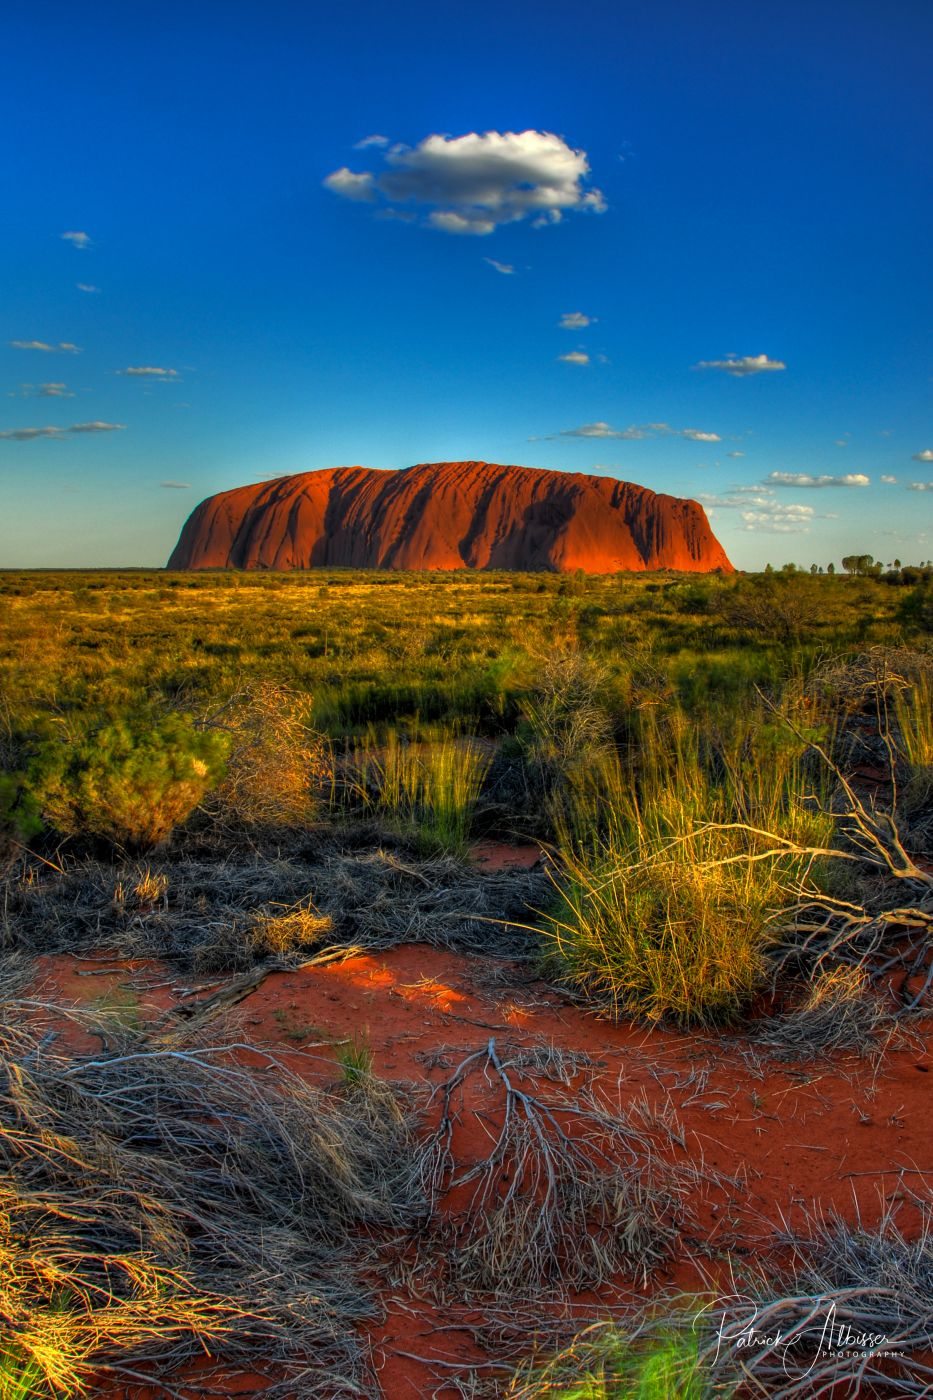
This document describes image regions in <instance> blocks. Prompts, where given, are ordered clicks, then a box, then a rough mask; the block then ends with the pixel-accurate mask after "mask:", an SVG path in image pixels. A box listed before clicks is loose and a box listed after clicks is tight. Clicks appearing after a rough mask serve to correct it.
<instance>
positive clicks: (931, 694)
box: [894, 668, 933, 817]
mask: <svg viewBox="0 0 933 1400" xmlns="http://www.w3.org/2000/svg"><path fill="white" fill-rule="evenodd" d="M894 705H895V714H896V716H897V728H898V734H899V738H900V745H899V747H900V749H901V753H902V756H903V760H904V763H905V764H906V767H907V784H906V788H905V791H904V793H903V794H902V797H903V803H904V806H905V808H906V811H907V815H908V816H909V817H910V816H915V815H920V814H923V813H925V814H927V815H928V814H929V810H930V805H931V799H933V670H931V669H929V668H926V669H923V670H918V672H917V674H916V676H915V677H914V678H913V680H912V683H911V684H909V685H907V686H905V687H904V688H903V689H901V688H899V689H897V690H896V691H895V701H894Z"/></svg>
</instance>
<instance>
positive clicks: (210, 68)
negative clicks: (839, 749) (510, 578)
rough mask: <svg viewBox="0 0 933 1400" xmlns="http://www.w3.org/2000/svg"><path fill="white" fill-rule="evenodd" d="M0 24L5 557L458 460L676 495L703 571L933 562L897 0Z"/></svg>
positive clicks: (912, 29)
mask: <svg viewBox="0 0 933 1400" xmlns="http://www.w3.org/2000/svg"><path fill="white" fill-rule="evenodd" d="M0 40H2V44H3V51H4V55H5V63H4V83H3V87H2V90H0V115H2V123H3V124H2V129H3V131H4V132H5V133H7V134H8V137H9V139H7V140H5V141H4V154H3V156H2V158H0V159H2V162H3V166H4V172H3V176H4V177H3V190H4V201H3V202H4V206H5V209H4V218H3V220H2V221H0V258H2V267H3V270H4V276H3V297H2V301H0V477H2V499H3V506H2V510H0V565H3V566H8V567H9V566H32V565H63V566H79V565H116V564H161V563H164V561H165V559H166V558H167V556H168V554H169V552H170V550H171V548H172V546H173V544H174V542H175V539H176V537H177V533H178V530H179V528H180V526H181V524H182V522H183V520H184V518H185V517H186V515H187V514H188V512H189V511H190V510H191V509H192V508H193V506H194V505H195V504H196V503H197V501H198V500H200V499H201V498H202V497H204V496H205V495H208V494H210V493H211V492H214V491H218V490H222V489H224V488H226V487H230V486H236V485H240V484H242V483H244V482H248V481H255V480H258V479H261V478H264V477H270V476H276V475H281V474H284V473H287V472H294V471H305V470H311V469H314V468H317V467H326V466H334V465H338V464H346V463H362V464H365V465H368V466H374V467H384V468H396V467H405V466H408V465H411V464H412V463H415V462H422V461H441V460H448V459H460V458H480V459H485V460H488V461H499V462H518V463H524V464H527V465H531V466H542V467H551V468H559V469H562V470H567V471H592V472H598V473H605V474H608V475H613V476H618V477H621V478H623V479H626V480H630V481H635V482H639V483H641V484H643V485H646V486H650V487H652V488H653V489H654V490H658V491H667V492H671V493H673V494H677V495H689V496H693V497H696V498H698V499H700V500H702V501H704V503H705V504H706V505H707V507H708V509H709V511H710V514H711V518H712V520H713V525H714V528H715V530H716V532H717V534H718V535H719V537H720V538H721V539H722V541H723V543H724V545H725V546H726V548H727V550H728V552H729V554H730V556H731V557H732V559H733V561H734V562H735V563H736V564H737V565H738V566H740V567H745V568H758V567H762V566H763V565H764V564H765V563H766V562H768V561H770V562H772V563H774V564H780V563H783V562H785V561H787V560H794V561H796V562H799V563H803V564H808V563H810V562H811V561H817V562H820V563H826V562H828V561H829V560H830V559H834V560H836V561H837V563H838V561H839V559H840V558H841V556H842V555H843V554H847V553H865V552H869V553H873V554H874V555H875V556H876V557H879V558H882V559H883V560H884V561H885V562H887V561H888V560H890V559H893V558H895V557H899V558H901V559H902V560H904V561H907V560H917V559H925V558H928V557H931V556H933V414H931V412H930V402H931V388H933V353H931V339H930V332H931V326H933V281H931V277H930V256H929V247H930V238H931V229H933V219H931V213H933V180H931V173H933V172H931V170H930V157H929V152H930V150H931V141H930V135H931V132H930V125H931V123H930V115H931V85H930V80H929V69H928V63H929V54H930V52H931V46H933V8H931V7H930V6H929V4H927V3H926V0H893V3H889V4H887V5H881V4H880V3H877V0H872V3H866V0H817V2H816V3H814V0H807V2H806V3H803V0H788V3H785V4H782V5H781V6H779V7H772V6H753V5H749V4H747V3H734V2H733V0H708V3H707V4H703V5H699V4H696V3H695V0H638V3H628V0H606V3H603V0H589V3H587V4H586V5H585V6H582V7H578V8H577V9H574V8H573V7H568V6H565V5H560V6H558V5H556V4H550V3H543V4H542V3H536V4H532V3H530V0H528V2H527V3H525V0H523V2H522V3H517V0H499V3H496V4H495V5H492V4H486V3H482V0H480V3H477V4H474V5H473V6H471V7H469V9H464V8H463V7H452V6H438V5H436V4H432V5H428V4H415V3H404V0H403V2H402V3H397V4H395V5H394V6H391V7H390V6H386V5H384V4H381V3H380V4H376V3H373V0H355V3H354V4H352V5H341V4H337V5H333V4H329V5H324V4H319V3H310V4H308V5H305V6H303V7H299V6H296V5H293V4H283V3H280V2H279V0H269V3H264V4H261V5H260V4H258V3H236V2H235V0H234V2H233V3H225V4H223V5H220V4H215V3H212V0H200V3H198V4H195V5H192V4H177V3H175V0H163V3H160V5H159V6H157V7H127V6H125V5H124V4H120V5H112V6H111V5H108V4H98V3H94V0H90V3H88V4H86V5H84V6H81V7H78V6H74V5H73V4H71V3H69V4H63V3H61V4H60V3H43V0H34V3H31V4H30V5H29V6H26V5H19V6H17V7H15V9H14V7H12V6H10V7H7V9H6V11H5V16H4V18H3V20H2V21H0ZM372 137H379V138H383V139H382V140H379V141H369V142H367V138H372ZM360 143H365V144H363V145H362V146H360ZM63 235H71V237H67V236H63ZM497 265H498V266H497ZM505 269H510V270H505ZM568 317H569V318H570V323H569V324H568V325H566V326H563V325H562V324H561V322H562V321H563V320H566V319H567V318H568ZM584 322H588V323H584ZM42 347H45V348H42ZM62 347H64V348H62ZM69 347H74V348H69ZM567 356H570V357H571V358H570V359H567V358H566V357H567ZM697 366H705V367H704V368H697ZM129 371H134V372H132V373H130V372H129ZM925 458H926V459H925ZM885 478H893V479H892V480H886V479H885ZM866 479H867V480H866ZM917 487H929V489H928V490H919V489H915V488H917Z"/></svg>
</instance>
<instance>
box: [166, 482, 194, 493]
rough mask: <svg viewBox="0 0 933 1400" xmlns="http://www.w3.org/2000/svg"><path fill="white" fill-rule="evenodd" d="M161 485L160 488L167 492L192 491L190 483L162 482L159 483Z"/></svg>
mask: <svg viewBox="0 0 933 1400" xmlns="http://www.w3.org/2000/svg"><path fill="white" fill-rule="evenodd" d="M159 485H160V486H163V487H164V488H165V490H166V491H190V490H191V482H190V481H160V482H159Z"/></svg>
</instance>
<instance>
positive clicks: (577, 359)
mask: <svg viewBox="0 0 933 1400" xmlns="http://www.w3.org/2000/svg"><path fill="white" fill-rule="evenodd" d="M557 358H558V359H559V360H563V362H564V364H565V365H588V364H589V362H590V357H589V355H587V354H586V352H585V351H583V350H568V351H567V354H566V355H558V357H557Z"/></svg>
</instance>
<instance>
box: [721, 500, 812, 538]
mask: <svg viewBox="0 0 933 1400" xmlns="http://www.w3.org/2000/svg"><path fill="white" fill-rule="evenodd" d="M739 514H740V517H741V520H742V528H743V530H749V531H761V532H764V533H767V534H777V535H805V534H806V533H807V531H808V530H809V528H810V525H811V523H812V521H813V520H814V519H815V518H816V511H815V510H814V509H813V507H812V506H803V505H776V504H774V503H772V504H770V505H767V506H765V507H764V508H762V509H755V510H741V511H740V512H739Z"/></svg>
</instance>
